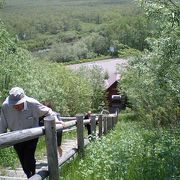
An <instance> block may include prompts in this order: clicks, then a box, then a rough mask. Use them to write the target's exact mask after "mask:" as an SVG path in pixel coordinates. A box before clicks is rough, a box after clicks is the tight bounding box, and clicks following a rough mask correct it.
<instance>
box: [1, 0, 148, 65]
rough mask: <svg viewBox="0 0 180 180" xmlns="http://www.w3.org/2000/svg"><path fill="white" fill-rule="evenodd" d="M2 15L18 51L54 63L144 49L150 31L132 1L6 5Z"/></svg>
mask: <svg viewBox="0 0 180 180" xmlns="http://www.w3.org/2000/svg"><path fill="white" fill-rule="evenodd" d="M0 16H1V18H2V20H3V21H4V22H6V26H7V27H8V31H10V32H11V33H13V34H14V35H17V38H18V39H19V40H20V41H19V43H20V44H21V46H24V47H25V48H27V49H28V50H30V51H31V52H33V54H34V55H37V56H40V57H43V58H47V59H50V60H53V61H57V62H67V61H72V60H79V59H92V58H96V57H99V56H106V55H113V56H124V55H126V54H123V53H122V51H123V50H124V49H129V48H134V49H138V50H143V49H144V48H145V47H146V42H145V38H146V37H147V34H149V29H150V25H149V23H148V21H147V20H146V19H145V18H144V15H143V13H142V12H141V10H140V8H138V7H137V6H136V4H135V3H134V1H133V0H129V1H122V0H106V1H103V0H94V1H90V0H81V1H72V0H67V1H63V0H52V1H48V0H36V1H33V0H16V1H11V0H6V3H5V5H4V7H3V8H2V9H1V11H0ZM110 47H113V50H110ZM131 51H134V50H133V49H132V50H131ZM131 51H129V53H131ZM135 52H136V50H135ZM137 52H138V51H137ZM137 52H136V53H137Z"/></svg>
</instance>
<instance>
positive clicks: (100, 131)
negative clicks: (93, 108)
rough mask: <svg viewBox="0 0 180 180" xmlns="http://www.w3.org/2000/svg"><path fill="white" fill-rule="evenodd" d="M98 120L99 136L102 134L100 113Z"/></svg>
mask: <svg viewBox="0 0 180 180" xmlns="http://www.w3.org/2000/svg"><path fill="white" fill-rule="evenodd" d="M98 122H99V137H101V136H102V114H101V115H99V118H98Z"/></svg>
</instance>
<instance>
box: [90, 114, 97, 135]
mask: <svg viewBox="0 0 180 180" xmlns="http://www.w3.org/2000/svg"><path fill="white" fill-rule="evenodd" d="M91 132H92V136H93V137H94V136H96V116H95V115H94V114H92V115H91Z"/></svg>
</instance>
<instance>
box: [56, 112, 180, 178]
mask: <svg viewBox="0 0 180 180" xmlns="http://www.w3.org/2000/svg"><path fill="white" fill-rule="evenodd" d="M121 119H122V121H121V122H119V123H118V124H117V126H116V129H115V131H112V132H111V133H110V134H109V135H107V136H106V137H103V138H102V139H101V140H98V141H96V142H95V143H91V144H90V146H88V147H87V149H86V150H85V157H84V158H83V159H79V157H77V158H75V160H74V161H72V162H69V163H67V164H66V165H65V166H64V167H63V168H62V169H61V172H60V173H61V177H60V178H61V179H66V180H80V179H86V180H94V179H100V180H101V179H102V180H105V179H110V180H111V179H112V180H120V179H125V180H126V179H127V180H141V179H146V180H151V179H178V178H179V177H180V139H179V135H180V131H179V128H174V129H164V128H160V129H153V128H151V129H150V128H147V127H145V126H144V124H142V123H141V122H137V121H131V119H134V115H132V114H131V115H128V116H126V115H124V116H123V117H121Z"/></svg>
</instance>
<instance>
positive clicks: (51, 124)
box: [44, 116, 59, 180]
mask: <svg viewBox="0 0 180 180" xmlns="http://www.w3.org/2000/svg"><path fill="white" fill-rule="evenodd" d="M44 125H45V140H46V148H47V160H48V171H49V180H58V179H59V168H58V155H57V140H56V125H55V117H54V116H47V117H45V118H44Z"/></svg>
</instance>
